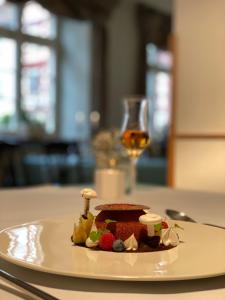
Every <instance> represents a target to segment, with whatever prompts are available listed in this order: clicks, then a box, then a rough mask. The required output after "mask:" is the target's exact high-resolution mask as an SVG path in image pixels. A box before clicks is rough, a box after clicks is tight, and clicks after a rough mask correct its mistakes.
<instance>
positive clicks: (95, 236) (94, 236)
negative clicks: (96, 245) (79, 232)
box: [89, 229, 109, 242]
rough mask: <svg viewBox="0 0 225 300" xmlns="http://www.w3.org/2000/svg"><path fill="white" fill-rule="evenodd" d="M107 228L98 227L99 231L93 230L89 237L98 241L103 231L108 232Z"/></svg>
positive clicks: (93, 240)
mask: <svg viewBox="0 0 225 300" xmlns="http://www.w3.org/2000/svg"><path fill="white" fill-rule="evenodd" d="M108 231H109V230H107V229H98V230H97V231H91V232H90V234H89V238H90V239H91V240H92V242H97V241H98V240H100V237H101V236H102V235H103V233H105V232H108Z"/></svg>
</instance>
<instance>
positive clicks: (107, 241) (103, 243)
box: [99, 232, 116, 251]
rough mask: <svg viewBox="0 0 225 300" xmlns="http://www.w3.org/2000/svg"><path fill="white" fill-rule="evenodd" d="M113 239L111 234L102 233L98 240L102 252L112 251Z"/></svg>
mask: <svg viewBox="0 0 225 300" xmlns="http://www.w3.org/2000/svg"><path fill="white" fill-rule="evenodd" d="M115 239H116V238H115V237H114V235H113V234H112V233H111V232H106V233H103V235H102V236H101V238H100V240H99V247H100V248H101V249H102V250H106V251H110V250H112V246H113V242H114V241H115Z"/></svg>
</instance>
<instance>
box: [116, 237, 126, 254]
mask: <svg viewBox="0 0 225 300" xmlns="http://www.w3.org/2000/svg"><path fill="white" fill-rule="evenodd" d="M113 250H114V251H116V252H122V251H124V250H125V246H124V242H123V241H122V240H115V241H114V242H113Z"/></svg>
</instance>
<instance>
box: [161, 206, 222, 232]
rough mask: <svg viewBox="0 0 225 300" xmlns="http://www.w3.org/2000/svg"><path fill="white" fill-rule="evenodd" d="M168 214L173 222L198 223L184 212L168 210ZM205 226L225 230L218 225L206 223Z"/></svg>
mask: <svg viewBox="0 0 225 300" xmlns="http://www.w3.org/2000/svg"><path fill="white" fill-rule="evenodd" d="M166 214H167V216H169V217H170V218H171V219H173V220H179V221H187V222H192V223H197V221H195V220H194V219H192V218H191V217H189V216H188V215H187V214H186V213H185V212H182V211H177V210H174V209H166ZM204 225H209V226H213V227H218V228H222V229H225V227H223V226H220V225H216V224H209V223H204Z"/></svg>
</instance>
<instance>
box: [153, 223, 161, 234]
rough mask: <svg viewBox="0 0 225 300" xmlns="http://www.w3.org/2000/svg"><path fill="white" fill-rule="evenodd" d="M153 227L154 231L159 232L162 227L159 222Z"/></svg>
mask: <svg viewBox="0 0 225 300" xmlns="http://www.w3.org/2000/svg"><path fill="white" fill-rule="evenodd" d="M154 229H155V231H156V232H159V231H160V230H161V229H162V224H161V223H159V224H155V225H154Z"/></svg>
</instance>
